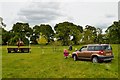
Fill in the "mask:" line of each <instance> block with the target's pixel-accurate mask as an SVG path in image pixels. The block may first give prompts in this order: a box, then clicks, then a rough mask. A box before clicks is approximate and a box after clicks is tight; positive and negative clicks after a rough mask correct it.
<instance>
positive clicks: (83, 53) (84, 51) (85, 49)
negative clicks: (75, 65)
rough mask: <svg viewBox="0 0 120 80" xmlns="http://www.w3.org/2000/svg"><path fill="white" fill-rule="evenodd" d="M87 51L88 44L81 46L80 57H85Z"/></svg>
mask: <svg viewBox="0 0 120 80" xmlns="http://www.w3.org/2000/svg"><path fill="white" fill-rule="evenodd" d="M86 51H87V46H83V47H82V48H80V50H79V52H78V57H79V58H84V57H85V56H86V54H85V53H86Z"/></svg>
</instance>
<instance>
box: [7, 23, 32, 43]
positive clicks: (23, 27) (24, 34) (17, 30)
mask: <svg viewBox="0 0 120 80" xmlns="http://www.w3.org/2000/svg"><path fill="white" fill-rule="evenodd" d="M10 32H11V33H13V34H15V35H14V36H13V37H12V38H11V39H10V41H9V42H10V44H12V45H15V44H16V42H17V41H18V39H19V38H20V39H21V40H22V41H23V42H24V43H25V45H27V44H29V40H28V37H30V35H32V32H33V31H32V29H31V28H30V27H29V24H28V23H19V22H17V23H16V24H14V25H13V27H12V30H11V31H10Z"/></svg>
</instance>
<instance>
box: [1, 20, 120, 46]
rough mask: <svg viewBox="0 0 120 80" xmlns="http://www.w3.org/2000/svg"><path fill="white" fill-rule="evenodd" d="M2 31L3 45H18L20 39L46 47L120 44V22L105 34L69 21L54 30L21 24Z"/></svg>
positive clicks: (114, 23) (42, 25)
mask: <svg viewBox="0 0 120 80" xmlns="http://www.w3.org/2000/svg"><path fill="white" fill-rule="evenodd" d="M1 29H2V44H3V45H7V44H8V45H16V42H17V41H18V39H19V38H20V39H21V40H22V41H23V42H24V43H25V44H26V45H28V44H29V43H31V44H45V45H51V44H55V45H79V44H92V43H96V44H101V43H110V44H120V20H119V21H114V22H113V23H112V24H111V26H108V28H107V30H106V31H105V34H102V29H101V28H97V27H95V26H90V25H86V26H85V28H83V27H82V26H80V25H76V24H74V23H71V22H67V21H65V22H62V23H58V24H56V25H55V26H54V30H53V29H52V27H51V26H50V25H49V24H40V25H35V26H33V28H31V27H30V25H29V23H20V22H17V23H15V24H13V27H12V29H11V30H9V31H7V30H5V29H4V28H1Z"/></svg>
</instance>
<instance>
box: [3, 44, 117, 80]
mask: <svg viewBox="0 0 120 80" xmlns="http://www.w3.org/2000/svg"><path fill="white" fill-rule="evenodd" d="M79 47H81V46H73V48H74V49H75V48H79ZM112 47H113V52H114V56H115V59H114V60H113V61H112V62H111V63H97V64H93V63H92V62H90V61H73V59H72V58H68V59H64V57H63V49H65V48H66V49H67V48H68V46H58V47H56V50H54V49H53V47H51V46H44V47H43V48H42V49H41V47H40V46H34V45H33V46H31V48H32V51H31V53H29V54H27V53H13V54H8V53H7V50H6V48H7V46H3V47H2V77H3V78H118V45H115V44H113V45H112ZM73 51H74V50H73ZM71 52H72V51H71ZM71 52H70V53H71Z"/></svg>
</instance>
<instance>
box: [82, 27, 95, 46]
mask: <svg viewBox="0 0 120 80" xmlns="http://www.w3.org/2000/svg"><path fill="white" fill-rule="evenodd" d="M96 39H97V30H96V28H95V27H94V26H90V25H86V26H85V29H84V31H83V39H82V41H83V43H87V44H88V43H96V42H97V40H96Z"/></svg>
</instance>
